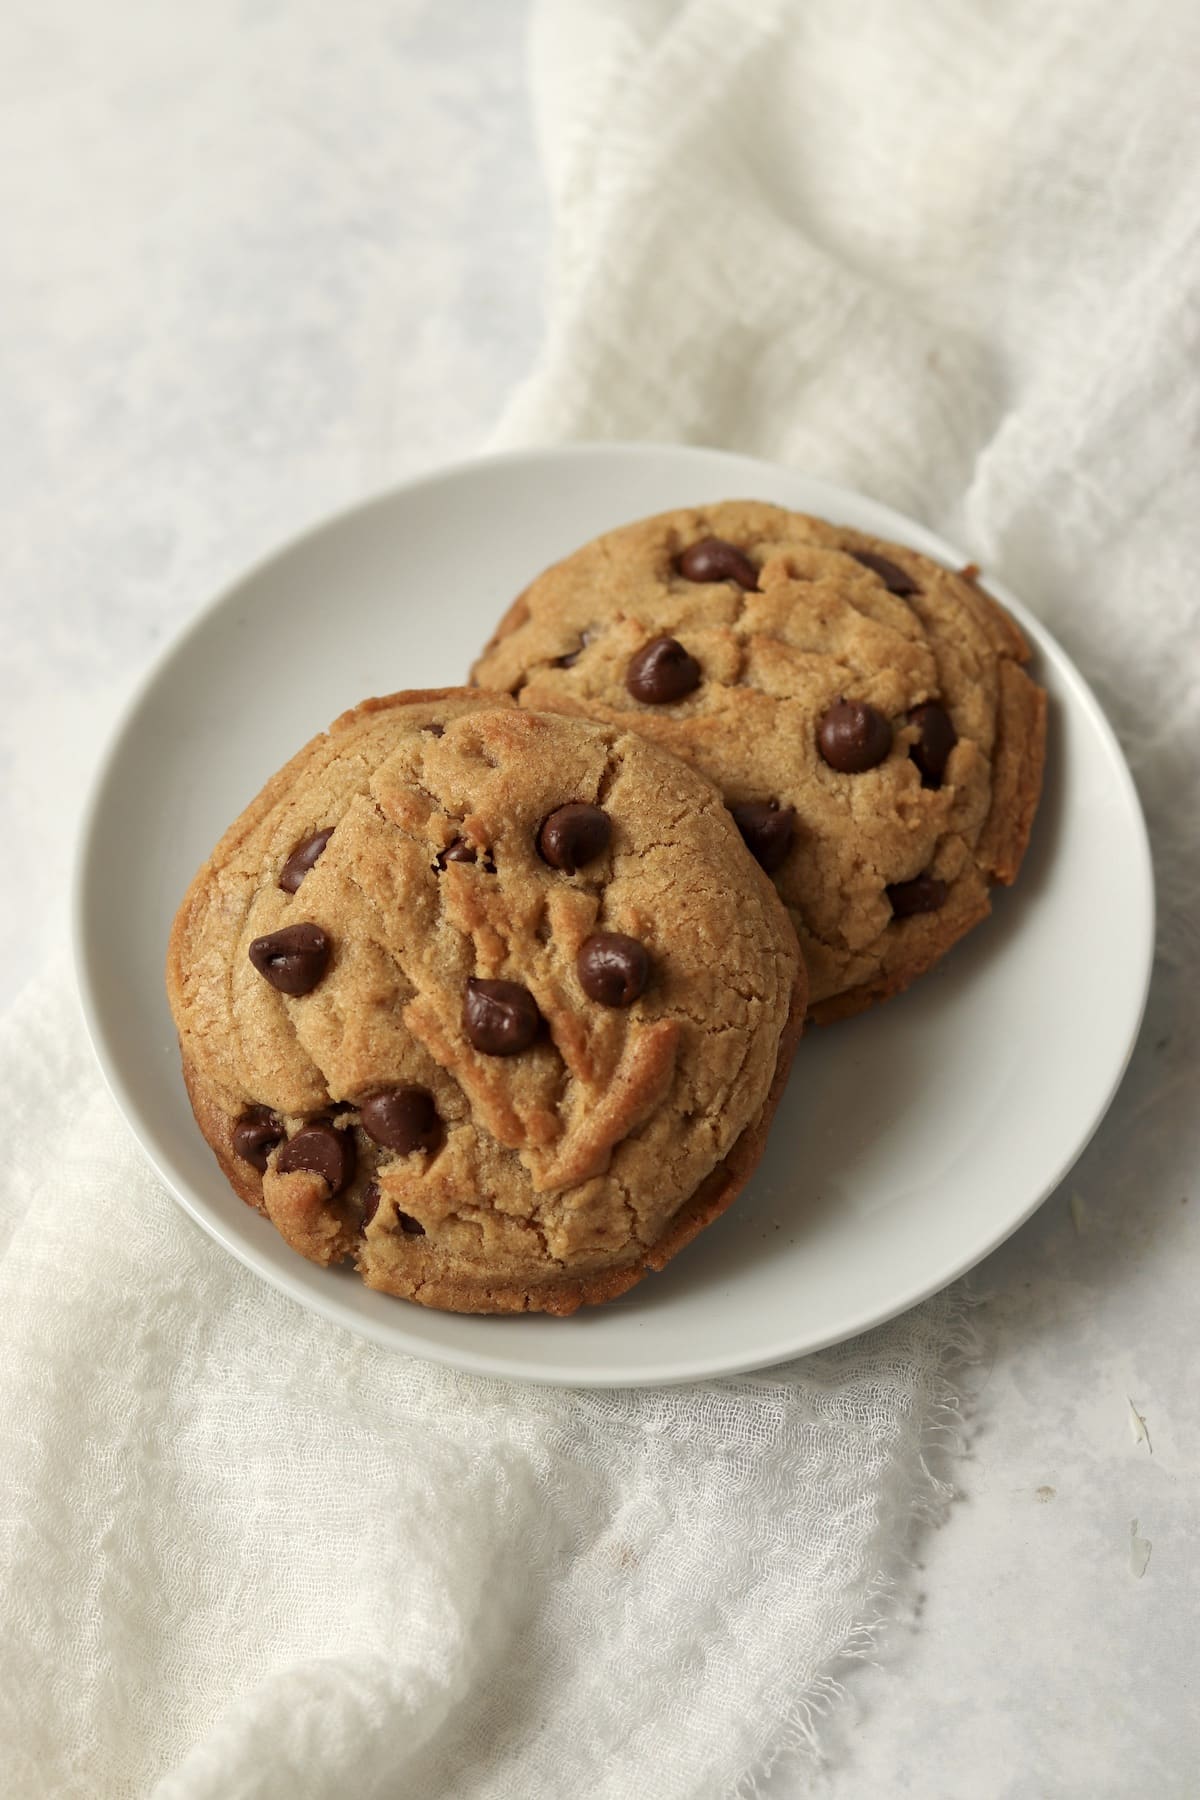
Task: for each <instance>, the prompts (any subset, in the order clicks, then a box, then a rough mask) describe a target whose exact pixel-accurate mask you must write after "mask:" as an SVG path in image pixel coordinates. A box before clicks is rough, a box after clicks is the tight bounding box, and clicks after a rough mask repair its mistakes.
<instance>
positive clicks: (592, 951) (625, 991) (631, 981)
mask: <svg viewBox="0 0 1200 1800" xmlns="http://www.w3.org/2000/svg"><path fill="white" fill-rule="evenodd" d="M575 968H576V970H577V972H578V975H579V985H580V987H581V988H582V989H583V991H584V993H585V994H586V995H587V996H588V999H589V1000H597V1001H599V1003H600V1005H601V1006H632V1005H633V1003H634V1001H635V1000H636V999H637V997H638V995H639V994H641V993H644V992H645V988H646V983H647V981H649V979H650V958H649V957H648V956H647V954H646V946H645V945H644V944H640V943H639V942H638V940H637V938H633V937H626V935H625V933H624V932H623V931H594V932H593V933H592V935H591V937H589V938H585V939H584V940H583V943H582V945H581V946H580V950H579V955H578V956H577V957H576V959H575Z"/></svg>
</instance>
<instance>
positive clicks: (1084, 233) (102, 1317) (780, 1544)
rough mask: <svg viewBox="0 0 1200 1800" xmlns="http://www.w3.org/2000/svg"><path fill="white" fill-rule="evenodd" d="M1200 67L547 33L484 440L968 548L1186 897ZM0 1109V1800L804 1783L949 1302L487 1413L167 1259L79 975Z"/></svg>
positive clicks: (1164, 17)
mask: <svg viewBox="0 0 1200 1800" xmlns="http://www.w3.org/2000/svg"><path fill="white" fill-rule="evenodd" d="M1198 32H1200V22H1198V19H1197V16H1196V15H1195V13H1194V11H1193V9H1191V8H1189V7H1188V6H1187V5H1186V4H1184V3H1183V0H1179V3H1178V4H1173V3H1171V0H1150V4H1148V5H1146V6H1144V7H1141V8H1138V9H1134V10H1127V12H1126V13H1125V14H1122V13H1120V12H1119V11H1118V12H1114V11H1113V9H1111V8H1107V7H1104V6H1102V5H1100V4H1098V3H1095V4H1085V3H1084V0H1064V4H1062V5H1059V6H1057V7H1054V8H1045V7H1043V6H1042V5H1040V4H1034V3H1033V0H1002V3H1000V0H998V3H997V4H994V5H992V6H989V7H987V8H981V7H980V6H978V5H976V4H974V3H973V0H960V3H958V4H946V3H945V0H942V3H938V0H932V3H931V0H892V3H891V4H888V5H884V4H881V3H880V4H873V5H870V6H868V7H866V8H858V7H853V8H852V7H848V6H846V5H845V4H844V0H807V3H805V4H796V3H791V4H786V3H784V0H758V3H757V4H755V5H754V6H749V5H746V4H743V3H739V0H688V3H680V0H547V3H546V4H544V5H542V6H540V7H539V8H538V10H537V12H536V16H535V28H534V64H535V87H536V95H537V102H538V108H539V122H540V130H541V135H542V140H543V145H544V152H545V158H546V165H547V169H548V172H549V176H550V181H551V185H552V189H553V194H554V201H555V208H556V233H557V255H556V272H555V292H554V300H553V307H552V314H551V322H550V330H549V337H548V342H547V347H546V351H545V355H544V357H543V359H542V362H541V365H540V367H539V369H538V371H537V374H536V376H535V377H534V379H533V380H532V382H531V383H530V384H529V385H528V386H527V388H526V389H525V390H524V391H523V392H522V393H521V394H520V395H519V396H517V398H516V400H515V402H514V405H513V407H512V409H511V411H510V414H509V417H508V419H507V421H506V424H505V427H504V431H503V433H502V436H503V437H504V438H505V440H506V441H520V440H526V439H533V438H538V439H544V438H547V437H555V436H564V435H593V436H598V435H601V436H602V435H622V436H637V435H647V436H659V437H664V438H672V437H685V438H693V439H697V440H701V441H709V442H718V443H722V444H725V445H729V446H732V447H735V448H741V449H749V450H754V451H757V452H759V453H762V454H765V455H768V456H774V457H779V458H781V459H784V460H790V461H793V462H795V463H796V464H797V465H798V466H802V467H805V468H808V469H811V470H812V471H814V472H816V473H820V474H824V475H828V476H831V477H833V478H836V479H842V480H845V481H848V482H850V483H852V484H856V485H859V486H861V487H864V488H865V489H867V490H869V491H872V492H874V493H876V494H877V495H878V496H880V497H881V498H884V499H887V500H890V501H891V502H893V503H895V504H898V505H900V506H901V507H904V508H906V509H908V510H910V511H912V512H914V513H917V514H919V515H921V516H923V517H925V518H927V519H928V520H929V522H930V523H932V524H934V525H936V526H940V527H942V528H943V529H945V530H947V531H948V532H949V533H950V534H951V535H953V536H956V537H957V538H958V540H959V542H960V543H961V544H962V545H963V548H964V549H965V550H967V551H969V552H970V553H971V554H973V555H974V556H975V557H976V558H977V559H978V560H979V561H981V562H982V563H984V564H985V565H986V566H989V567H993V568H995V569H996V570H997V571H998V572H999V573H1001V574H1002V575H1003V576H1004V577H1006V578H1008V579H1010V580H1011V581H1012V582H1013V583H1014V584H1015V585H1016V586H1017V588H1018V589H1019V590H1020V591H1021V592H1022V593H1023V594H1024V595H1025V596H1027V597H1028V599H1029V600H1030V602H1031V603H1032V604H1033V605H1034V607H1035V608H1037V609H1038V610H1040V611H1041V612H1042V614H1043V616H1044V617H1045V618H1046V619H1047V621H1048V622H1049V623H1050V625H1051V626H1052V627H1053V628H1054V629H1055V630H1056V631H1058V632H1059V633H1060V635H1062V637H1063V638H1064V639H1065V641H1066V642H1067V644H1068V647H1070V648H1072V649H1074V650H1075V651H1076V653H1077V654H1078V653H1082V660H1083V661H1084V663H1085V666H1086V667H1087V668H1088V671H1089V673H1090V674H1091V675H1092V676H1093V678H1095V679H1097V680H1098V683H1099V685H1100V687H1101V691H1102V694H1103V697H1104V698H1105V700H1106V703H1107V704H1108V705H1109V708H1110V711H1111V712H1112V714H1113V716H1114V718H1115V720H1116V722H1117V724H1118V726H1119V727H1120V728H1121V729H1122V730H1123V733H1124V735H1125V740H1126V743H1127V745H1128V746H1129V747H1131V749H1132V750H1133V752H1134V753H1135V759H1136V762H1137V766H1138V769H1139V773H1140V775H1141V777H1142V780H1143V786H1144V788H1145V790H1146V793H1147V797H1148V799H1149V801H1150V803H1151V811H1152V818H1153V819H1154V822H1155V823H1156V825H1157V827H1158V832H1159V841H1160V843H1162V844H1165V845H1166V846H1167V849H1168V852H1169V853H1172V852H1177V851H1178V850H1179V848H1180V846H1182V844H1183V842H1184V833H1185V831H1187V830H1190V829H1191V828H1192V825H1193V821H1194V817H1195V810H1194V804H1191V805H1187V806H1182V805H1181V804H1180V802H1181V801H1182V800H1183V798H1184V797H1185V782H1186V780H1187V778H1188V776H1189V764H1188V760H1187V758H1188V732H1189V731H1190V730H1191V728H1192V727H1194V725H1195V722H1196V716H1197V710H1198V708H1197V683H1196V677H1195V672H1194V661H1193V662H1189V659H1188V658H1187V656H1185V655H1181V654H1179V651H1180V648H1181V647H1182V646H1184V645H1186V643H1187V641H1188V640H1187V638H1186V635H1185V634H1186V631H1187V628H1188V621H1189V618H1190V616H1191V612H1190V609H1191V608H1192V607H1193V605H1194V601H1193V598H1192V594H1193V590H1194V579H1195V578H1194V572H1193V571H1194V569H1195V566H1196V562H1197V557H1198V553H1200V533H1198V528H1197V518H1196V514H1197V510H1198V509H1197V508H1196V504H1195V488H1194V453H1195V445H1196V438H1197V429H1196V427H1197V400H1196V386H1195V381H1194V370H1195V367H1196V363H1197V350H1198V349H1200V345H1198V344H1197V338H1198V337H1200V312H1198V309H1197V306H1196V301H1195V293H1196V274H1197V268H1196V263H1197V250H1196V246H1197V231H1196V223H1195V221H1196V216H1197V212H1196V203H1197V198H1198V192H1197V190H1198V187H1200V181H1198V175H1197V171H1198V170H1200V158H1198V157H1197V148H1198V146H1197V142H1196V139H1197V126H1196V124H1195V114H1194V107H1193V102H1192V92H1191V89H1192V86H1193V71H1194V68H1195V66H1196V51H1197V49H1198V48H1200V43H1198ZM1147 45H1149V46H1152V47H1153V48H1152V50H1150V51H1148V50H1147V49H1145V48H1144V46H1147ZM1148 58H1149V63H1148V60H1147V59H1148ZM1189 459H1192V460H1190V461H1189ZM1151 621H1152V623H1151ZM1193 648H1194V645H1193ZM1176 809H1178V810H1176ZM1173 818H1177V819H1178V821H1179V822H1178V823H1177V824H1172V822H1171V821H1172V819H1173ZM1172 866H1173V867H1174V868H1175V869H1177V870H1178V869H1183V868H1185V867H1186V864H1185V862H1184V861H1183V860H1182V857H1181V856H1180V857H1179V859H1178V860H1177V861H1176V862H1175V863H1174V864H1173V865H1172ZM1193 895H1194V885H1193V884H1192V882H1191V878H1190V877H1187V878H1185V877H1184V876H1182V875H1178V874H1177V875H1176V876H1175V879H1174V885H1172V883H1171V882H1170V881H1168V883H1167V885H1166V888H1165V891H1164V900H1165V902H1166V910H1167V912H1168V914H1169V915H1171V914H1172V909H1173V907H1174V906H1175V905H1176V904H1177V903H1178V902H1181V901H1184V900H1187V899H1188V898H1189V897H1191V896H1193ZM1180 910H1182V909H1180ZM1165 948H1166V955H1167V958H1168V960H1169V961H1170V962H1172V963H1173V964H1174V965H1175V966H1181V965H1182V964H1183V962H1184V960H1185V959H1188V960H1189V962H1190V963H1194V957H1195V946H1194V926H1193V927H1192V928H1191V934H1190V936H1189V935H1188V934H1187V930H1186V927H1184V926H1178V927H1176V926H1173V925H1172V926H1171V927H1170V929H1169V930H1168V933H1167V936H1166V941H1165ZM0 1091H2V1092H4V1094H5V1095H6V1098H7V1103H8V1114H7V1116H8V1126H9V1129H8V1132H7V1136H6V1145H5V1156H4V1160H3V1207H4V1211H3V1219H2V1229H0V1247H2V1251H3V1261H2V1262H0V1319H2V1320H3V1331H4V1338H5V1349H4V1354H3V1356H2V1357H0V1553H2V1558H3V1585H2V1591H0V1607H2V1608H3V1615H2V1616H3V1620H4V1631H3V1639H2V1642H0V1771H2V1773H0V1789H2V1791H3V1792H4V1793H5V1794H6V1795H13V1796H18V1797H21V1800H23V1797H24V1796H27V1795H28V1796H39V1797H40V1796H42V1795H54V1796H60V1795H61V1796H72V1797H73V1796H80V1797H82V1796H87V1797H88V1800H93V1797H96V1796H103V1797H106V1800H107V1797H108V1796H123V1795H139V1796H140V1795H143V1794H146V1793H153V1795H154V1796H155V1797H156V1800H276V1797H278V1800H285V1797H286V1800H296V1797H300V1800H305V1797H307V1796H311V1797H312V1800H325V1797H326V1796H331V1797H332V1796H340V1795H341V1794H342V1793H345V1794H347V1795H349V1794H354V1795H356V1796H378V1797H383V1796H392V1795H399V1794H404V1795H413V1796H417V1795H419V1796H421V1797H422V1800H426V1797H432V1800H443V1797H444V1800H450V1797H451V1796H455V1797H464V1800H469V1797H472V1796H488V1797H489V1800H490V1797H492V1796H513V1797H514V1800H515V1797H518V1796H519V1797H520V1800H543V1797H545V1800H550V1797H551V1796H554V1797H557V1796H562V1795H566V1794H574V1793H577V1792H587V1793H589V1794H595V1795H599V1796H602V1797H604V1800H625V1797H626V1796H629V1795H632V1794H639V1795H642V1794H645V1795H653V1796H661V1797H663V1800H676V1797H678V1800H685V1797H692V1796H696V1797H707V1796H710V1795H723V1794H729V1793H733V1792H735V1791H738V1790H739V1789H741V1790H743V1791H744V1790H746V1789H748V1788H749V1787H750V1786H751V1785H752V1784H753V1783H754V1781H755V1779H756V1777H757V1776H759V1775H761V1773H762V1772H763V1771H764V1770H765V1769H766V1768H767V1766H768V1765H769V1764H770V1763H771V1761H772V1759H773V1758H774V1757H775V1756H776V1755H777V1754H778V1753H779V1751H780V1750H781V1749H782V1748H783V1747H784V1746H785V1745H787V1744H789V1743H795V1742H803V1741H806V1740H807V1741H809V1742H811V1740H812V1736H813V1732H814V1726H815V1725H816V1724H817V1723H818V1722H819V1716H820V1712H821V1710H822V1708H823V1707H824V1706H826V1705H827V1704H828V1703H829V1701H830V1699H831V1697H832V1696H833V1695H834V1694H835V1693H836V1682H835V1680H834V1678H833V1677H834V1673H835V1670H836V1669H837V1668H838V1667H839V1666H840V1663H841V1660H842V1659H843V1658H845V1657H847V1656H853V1655H855V1654H861V1653H863V1652H864V1651H865V1650H866V1649H868V1648H869V1645H870V1643H871V1641H872V1633H873V1631H874V1629H875V1626H876V1624H877V1622H878V1618H879V1616H880V1614H881V1612H882V1611H884V1610H885V1609H886V1604H887V1598H888V1593H889V1588H890V1585H891V1583H892V1582H893V1581H894V1580H895V1579H896V1577H897V1575H898V1574H899V1573H900V1571H901V1570H902V1569H903V1566H904V1559H905V1549H906V1537H907V1534H908V1530H909V1527H910V1523H911V1521H912V1520H913V1519H915V1518H920V1517H922V1516H929V1514H930V1513H931V1511H933V1510H935V1509H936V1508H937V1506H938V1505H939V1503H940V1501H941V1500H942V1498H943V1497H944V1494H945V1490H944V1489H943V1488H942V1487H941V1486H940V1485H939V1484H938V1483H937V1482H936V1481H935V1480H934V1478H933V1476H932V1474H931V1472H930V1469H929V1466H928V1462H927V1451H928V1449H929V1447H930V1446H931V1445H933V1444H934V1443H936V1442H937V1441H938V1439H939V1436H940V1435H944V1434H945V1432H946V1431H947V1429H951V1430H952V1428H953V1421H954V1417H955V1412H954V1393H953V1388H952V1386H951V1384H950V1381H949V1379H948V1376H949V1373H950V1363H951V1360H952V1358H953V1357H954V1356H955V1355H957V1354H959V1353H961V1351H962V1349H963V1347H964V1334H965V1328H964V1321H963V1316H962V1303H961V1300H956V1299H955V1298H954V1297H953V1296H941V1297H939V1298H938V1299H936V1300H935V1301H932V1302H930V1303H929V1304H927V1305H926V1306H925V1307H923V1308H921V1309H919V1310H918V1311H916V1312H914V1313H911V1314H909V1315H908V1316H907V1317H906V1318H904V1319H902V1320H900V1321H897V1322H896V1323H894V1324H893V1325H891V1326H889V1327H886V1328H884V1329H883V1330H881V1331H880V1332H878V1333H875V1334H872V1335H871V1336H870V1337H868V1338H866V1339H863V1340H860V1341H858V1342H856V1343H854V1344H851V1345H847V1346H845V1347H843V1348H841V1349H839V1350H835V1351H831V1352H828V1353H825V1354H823V1355H821V1356H818V1357H813V1358H810V1359H808V1360H807V1361H805V1362H803V1363H800V1364H797V1365H795V1366H793V1367H790V1368H787V1369H783V1370H777V1371H774V1372H771V1373H770V1374H767V1375H764V1376H762V1377H758V1378H753V1379H743V1380H739V1381H734V1382H722V1383H714V1384H710V1385H706V1386H702V1387H693V1388H689V1389H679V1390H660V1391H654V1392H647V1393H641V1394H580V1393H557V1392H544V1391H536V1390H532V1389H528V1388H523V1387H517V1386H507V1385H502V1384H497V1383H491V1382H487V1381H482V1380H478V1379H474V1378H468V1377H465V1376H457V1375H454V1374H451V1373H448V1372H445V1371H442V1370H438V1369H436V1368H433V1367H431V1366H426V1365H423V1364H420V1363H416V1362H410V1361H404V1360H401V1359H397V1358H394V1357H390V1356H388V1355H386V1354H384V1353H382V1352H380V1351H378V1350H376V1349H374V1348H372V1347H371V1346H368V1345H366V1344H362V1343H359V1342H357V1341H356V1340H354V1339H352V1338H350V1337H349V1336H347V1335H346V1334H344V1333H342V1332H340V1331H338V1330H335V1329H333V1328H331V1327H329V1326H327V1325H325V1324H323V1323H322V1322H321V1321H319V1320H317V1319H314V1318H311V1317H309V1316H308V1315H306V1314H304V1313H302V1312H301V1311H299V1309H297V1308H296V1307H294V1306H292V1305H291V1304H290V1303H288V1302H287V1301H285V1300H283V1299H282V1298H281V1297H279V1296H277V1295H275V1294H274V1293H273V1292H270V1291H268V1290H267V1289H265V1288H264V1287H262V1286H261V1285H260V1284H259V1283H257V1282H256V1281H255V1280H254V1279H253V1278H252V1277H251V1276H249V1275H248V1274H246V1273H245V1272H244V1271H242V1270H241V1269H240V1268H239V1267H237V1266H235V1265H233V1264H232V1263H231V1262H230V1260H229V1259H228V1258H227V1257H226V1256H225V1255H224V1253H223V1252H221V1251H220V1250H219V1249H218V1248H217V1247H216V1246H215V1245H213V1244H211V1243H209V1242H208V1240H207V1239H206V1238H204V1237H203V1236H202V1235H201V1234H200V1233H199V1232H197V1231H196V1230H195V1229H194V1228H193V1227H192V1226H191V1225H189V1224H188V1222H187V1221H186V1220H185V1219H184V1218H183V1216H182V1214H181V1213H180V1212H179V1210H178V1209H177V1208H176V1207H175V1205H174V1203H173V1202H172V1201H171V1200H170V1199H169V1198H168V1197H167V1196H166V1195H165V1194H164V1193H163V1192H162V1191H161V1190H160V1189H159V1187H158V1185H157V1183H156V1181H155V1180H154V1178H153V1177H152V1176H151V1175H150V1174H149V1173H148V1171H147V1170H145V1169H144V1167H143V1166H142V1164H141V1161H140V1158H139V1156H138V1153H137V1152H136V1149H135V1148H134V1146H133V1145H132V1143H131V1141H130V1140H129V1138H128V1135H127V1133H126V1132H125V1129H124V1127H123V1125H122V1124H121V1122H120V1120H119V1118H118V1117H117V1115H116V1114H115V1111H114V1109H113V1107H112V1105H111V1103H110V1101H109V1100H108V1098H107V1096H106V1095H105V1094H104V1093H103V1091H102V1090H101V1087H100V1084H99V1080H98V1077H97V1076H96V1074H95V1072H94V1069H93V1067H92V1064H91V1060H90V1055H89V1053H88V1051H87V1049H86V1047H85V1046H84V1044H83V1042H82V1040H81V1034H80V1027H79V1024H78V1020H77V1017H76V1014H75V1011H74V1006H73V1002H72V1001H71V999H70V998H69V991H68V988H67V984H66V983H65V981H64V979H63V978H62V976H61V974H60V975H59V977H58V978H56V979H51V980H49V981H46V982H39V983H38V984H37V985H36V986H35V987H33V988H32V989H31V990H30V991H29V993H28V995H27V996H26V998H25V1000H24V1002H23V1003H22V1004H21V1005H19V1006H18V1008H17V1009H16V1011H15V1012H14V1014H13V1015H12V1016H11V1018H10V1019H9V1020H8V1021H7V1022H6V1024H5V1026H4V1028H3V1031H2V1033H0ZM49 1119H52V1121H53V1128H54V1155H53V1157H47V1156H46V1153H45V1133H46V1126H47V1121H48V1120H49Z"/></svg>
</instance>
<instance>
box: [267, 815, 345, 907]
mask: <svg viewBox="0 0 1200 1800" xmlns="http://www.w3.org/2000/svg"><path fill="white" fill-rule="evenodd" d="M332 836H333V826H332V825H330V826H328V827H327V828H326V829H325V830H324V831H318V832H317V833H316V834H315V835H314V836H313V837H310V838H305V840H304V842H303V843H302V844H297V845H296V848H295V849H294V850H293V851H292V854H291V855H290V856H289V857H288V859H287V861H286V862H285V863H284V865H283V867H282V869H280V871H279V885H280V887H281V888H282V889H283V891H284V893H285V894H294V893H295V891H296V889H297V888H298V887H299V886H300V883H301V882H302V881H303V880H304V877H305V876H306V875H307V874H308V871H309V870H310V869H311V868H312V866H313V864H314V863H315V862H316V860H317V858H318V857H319V856H320V854H321V852H322V850H324V848H325V846H326V844H327V843H328V842H329V840H330V838H331V837H332Z"/></svg>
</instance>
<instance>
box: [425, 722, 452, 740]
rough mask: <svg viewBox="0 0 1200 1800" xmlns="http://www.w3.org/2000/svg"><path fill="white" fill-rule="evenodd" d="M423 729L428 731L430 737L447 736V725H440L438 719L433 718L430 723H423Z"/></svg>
mask: <svg viewBox="0 0 1200 1800" xmlns="http://www.w3.org/2000/svg"><path fill="white" fill-rule="evenodd" d="M421 730H422V731H427V732H428V733H429V735H430V737H445V735H446V727H445V726H444V725H439V724H438V722H437V720H436V719H434V720H432V721H431V723H430V724H428V725H422V727H421Z"/></svg>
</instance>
